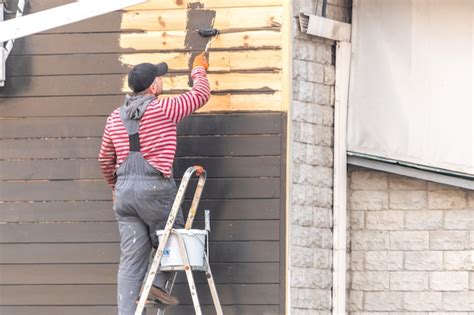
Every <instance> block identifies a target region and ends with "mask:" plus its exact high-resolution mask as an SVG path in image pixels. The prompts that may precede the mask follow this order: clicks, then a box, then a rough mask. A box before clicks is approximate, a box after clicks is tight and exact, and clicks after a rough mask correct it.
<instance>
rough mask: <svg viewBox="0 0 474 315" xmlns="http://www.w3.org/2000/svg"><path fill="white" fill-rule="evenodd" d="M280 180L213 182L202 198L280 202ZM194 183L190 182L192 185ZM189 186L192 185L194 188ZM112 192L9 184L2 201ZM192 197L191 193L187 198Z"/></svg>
mask: <svg viewBox="0 0 474 315" xmlns="http://www.w3.org/2000/svg"><path fill="white" fill-rule="evenodd" d="M278 181H279V180H278V178H265V177H263V178H230V179H224V178H220V179H214V178H210V179H208V180H207V182H206V190H205V191H204V192H203V198H209V199H216V198H277V197H279V195H280V190H279V186H278ZM192 183H193V182H191V184H192ZM191 184H190V185H191ZM111 194H112V193H111V190H110V188H109V186H108V185H107V184H106V183H105V181H102V180H100V181H98V180H78V181H24V182H17V181H7V182H3V183H2V189H1V190H0V199H1V200H2V201H28V200H36V201H42V200H110V198H111ZM188 195H189V196H191V191H189V193H187V194H186V197H188Z"/></svg>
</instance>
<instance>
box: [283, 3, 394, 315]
mask: <svg viewBox="0 0 474 315" xmlns="http://www.w3.org/2000/svg"><path fill="white" fill-rule="evenodd" d="M351 2H352V1H351V0H330V1H328V7H327V16H328V17H330V18H334V19H339V20H342V21H349V19H350V7H351ZM292 4H293V14H292V15H293V16H296V15H298V13H299V12H308V13H312V14H319V15H320V14H321V4H322V2H320V1H319V2H318V1H314V0H293V1H292ZM292 22H294V23H293V25H292V32H293V41H292V46H293V51H292V58H293V65H292V67H293V69H292V70H293V71H292V72H293V102H292V104H291V109H290V113H291V116H290V117H289V119H290V122H291V128H290V131H291V134H290V135H289V139H291V142H290V149H291V154H290V156H291V160H292V161H291V166H290V170H291V174H292V176H291V184H290V185H291V186H290V187H289V191H290V198H291V199H290V200H291V201H290V203H291V207H290V211H289V217H288V222H289V223H290V229H289V236H288V237H289V242H290V266H289V268H290V301H289V303H290V309H291V314H292V315H293V314H297V315H298V314H299V315H318V314H321V315H322V314H325V315H329V314H331V298H332V288H331V286H332V242H333V235H332V224H333V222H332V198H333V190H332V187H333V155H334V150H333V143H334V83H335V67H334V65H333V64H332V62H333V55H332V53H333V47H332V46H333V45H334V42H332V41H329V40H325V39H322V38H316V37H312V36H308V35H306V34H301V33H300V32H299V29H298V25H297V21H296V20H294V21H292ZM385 204H388V196H387V197H385ZM401 224H403V219H402V221H401ZM384 242H385V245H386V246H388V245H389V240H388V234H387V235H386V240H385V241H384ZM386 284H387V285H388V280H387V283H386ZM361 285H363V284H361Z"/></svg>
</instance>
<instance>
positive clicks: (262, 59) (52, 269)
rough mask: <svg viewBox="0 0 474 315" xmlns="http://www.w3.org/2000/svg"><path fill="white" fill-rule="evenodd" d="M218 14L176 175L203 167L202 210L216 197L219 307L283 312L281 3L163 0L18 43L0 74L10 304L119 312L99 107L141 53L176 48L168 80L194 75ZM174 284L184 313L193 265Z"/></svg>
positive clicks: (118, 92)
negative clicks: (203, 90) (1, 80)
mask: <svg viewBox="0 0 474 315" xmlns="http://www.w3.org/2000/svg"><path fill="white" fill-rule="evenodd" d="M68 2H72V1H68V0H35V1H31V5H30V8H29V9H28V12H35V11H39V10H43V9H47V8H49V7H54V6H57V5H61V4H65V3H68ZM212 12H214V13H212ZM213 14H215V17H216V18H215V26H216V27H217V28H219V29H220V30H221V31H222V32H223V34H222V35H220V36H219V37H218V39H217V40H216V41H215V42H214V43H213V45H212V48H211V50H210V62H211V68H210V69H209V70H210V71H209V78H210V81H211V86H212V91H213V92H212V93H213V96H212V98H211V101H210V103H209V104H208V105H206V106H205V107H204V108H203V109H202V110H201V113H200V114H196V115H193V116H192V117H190V118H188V119H186V120H185V121H184V122H183V123H182V124H181V125H180V127H179V139H178V152H177V160H176V163H175V174H176V175H177V176H178V177H179V175H180V174H182V173H183V172H184V170H185V169H186V168H187V167H188V166H189V165H191V164H195V163H199V164H203V165H204V166H205V167H206V168H207V170H208V174H209V180H208V183H207V185H206V188H205V193H204V196H203V199H204V200H203V202H202V206H201V207H200V210H202V209H204V208H209V209H211V210H212V220H213V221H212V232H211V238H212V239H211V262H212V267H213V271H214V274H215V278H216V281H217V283H218V291H219V293H220V296H221V300H222V303H223V304H224V312H225V314H280V313H284V303H285V301H284V291H285V274H284V270H285V256H284V255H285V247H284V243H285V235H284V231H285V172H286V170H285V164H286V157H285V156H286V155H285V152H286V113H285V108H286V103H285V101H284V100H283V98H284V97H283V96H282V95H283V94H284V91H282V85H283V81H284V80H283V77H282V71H284V70H282V69H283V68H284V67H283V66H282V64H283V63H282V23H283V17H282V16H283V7H282V1H281V0H253V1H247V0H243V1H231V0H206V1H201V2H200V3H199V4H196V3H188V2H187V1H185V0H174V1H171V0H153V1H149V2H148V3H146V4H143V5H140V6H137V7H134V8H130V9H128V10H124V11H122V12H114V13H111V14H108V15H105V16H102V17H98V18H94V19H91V20H88V21H84V22H80V23H76V24H74V25H70V26H66V27H62V28H59V29H55V30H51V31H48V32H45V33H42V34H37V35H33V36H29V37H26V38H24V39H20V40H18V41H17V42H16V43H15V48H14V50H13V53H12V55H11V56H10V57H9V60H8V62H7V82H6V87H5V88H0V119H2V121H1V123H0V200H1V202H0V314H2V315H3V314H8V315H33V314H35V315H43V314H70V315H75V314H92V315H95V314H96V315H99V314H100V315H108V314H115V313H116V307H115V304H116V300H115V299H116V297H115V290H116V289H115V285H116V268H117V263H118V254H119V247H118V242H117V241H118V235H117V227H116V223H115V222H114V217H113V211H112V204H111V193H110V190H109V188H108V187H107V185H106V184H105V183H104V181H103V180H102V179H101V175H100V172H99V168H98V164H97V161H96V157H97V154H98V150H99V144H100V141H101V139H100V137H101V135H102V131H103V127H104V124H105V119H106V116H107V115H108V114H109V113H110V112H111V111H112V110H113V109H114V108H116V107H117V106H119V105H120V102H121V100H122V98H123V93H124V92H126V91H127V88H126V86H125V84H124V82H125V81H124V80H125V78H126V74H127V72H128V71H129V69H130V66H131V65H133V64H135V63H139V62H144V61H150V62H159V61H167V62H168V63H169V65H170V68H171V73H170V75H169V76H168V77H167V78H166V80H165V89H166V93H167V94H174V93H179V92H181V91H183V90H186V89H188V77H187V74H188V73H189V58H190V57H191V56H192V55H193V54H196V53H197V52H198V51H199V50H200V49H202V48H203V47H204V46H205V44H206V41H205V40H203V39H200V38H196V37H195V34H194V33H195V28H196V25H198V24H199V23H203V24H202V25H204V26H205V24H206V23H210V22H209V21H208V17H209V16H212V15H213ZM198 26H199V25H198ZM188 198H189V196H188ZM186 205H188V206H189V201H186ZM196 224H197V225H202V213H201V214H200V216H199V217H198V221H197V223H196ZM198 281H199V283H201V284H204V279H203V278H202V277H198ZM200 292H201V296H202V301H203V303H204V304H209V303H210V298H209V294H208V291H207V290H206V289H204V290H201V291H200ZM178 294H179V296H180V297H181V299H182V300H183V303H184V306H180V307H178V308H174V310H173V311H170V312H169V313H170V314H190V313H191V311H190V304H191V300H190V297H189V295H188V293H187V290H186V288H185V287H184V278H180V279H179V284H178ZM205 310H206V311H207V312H206V314H207V313H211V314H212V312H209V308H208V307H205ZM150 314H151V313H150ZM167 314H168V313H167Z"/></svg>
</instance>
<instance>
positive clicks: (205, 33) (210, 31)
mask: <svg viewBox="0 0 474 315" xmlns="http://www.w3.org/2000/svg"><path fill="white" fill-rule="evenodd" d="M198 33H199V35H201V36H202V37H206V38H209V37H212V39H211V40H210V41H209V42H207V45H206V49H204V51H205V52H207V49H208V48H209V45H210V44H211V43H212V42H213V41H215V40H216V38H217V35H219V31H218V30H217V29H216V28H201V29H199V30H198Z"/></svg>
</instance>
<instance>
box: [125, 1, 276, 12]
mask: <svg viewBox="0 0 474 315" xmlns="http://www.w3.org/2000/svg"><path fill="white" fill-rule="evenodd" d="M193 2H194V1H193V0H165V1H159V0H150V1H148V2H146V3H143V4H140V5H136V6H133V7H129V8H126V10H160V9H173V8H176V7H179V8H187V6H188V5H189V4H190V3H193ZM199 2H200V3H201V4H203V5H204V8H222V7H224V8H229V7H255V6H280V5H281V4H282V1H281V0H256V1H250V0H243V1H235V0H200V1H199Z"/></svg>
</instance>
